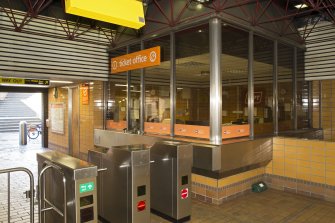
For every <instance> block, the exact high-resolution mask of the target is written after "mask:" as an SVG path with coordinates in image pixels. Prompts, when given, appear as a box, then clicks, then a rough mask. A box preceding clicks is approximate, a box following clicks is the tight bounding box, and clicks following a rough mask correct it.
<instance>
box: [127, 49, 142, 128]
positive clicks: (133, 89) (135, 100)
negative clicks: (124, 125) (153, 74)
mask: <svg viewBox="0 0 335 223" xmlns="http://www.w3.org/2000/svg"><path fill="white" fill-rule="evenodd" d="M140 50H141V45H140V44H135V45H132V46H130V47H129V53H134V52H138V51H140ZM128 86H130V97H129V100H130V103H129V108H128V111H129V114H130V117H129V118H130V119H129V129H128V130H129V131H138V130H140V128H141V127H140V117H141V111H140V104H141V103H140V101H141V70H132V71H130V83H129V85H128Z"/></svg>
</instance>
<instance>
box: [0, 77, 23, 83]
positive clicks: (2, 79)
mask: <svg viewBox="0 0 335 223" xmlns="http://www.w3.org/2000/svg"><path fill="white" fill-rule="evenodd" d="M0 84H24V79H21V78H10V77H0Z"/></svg>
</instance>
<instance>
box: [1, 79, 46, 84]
mask: <svg viewBox="0 0 335 223" xmlns="http://www.w3.org/2000/svg"><path fill="white" fill-rule="evenodd" d="M0 84H6V85H7V84H8V85H11V84H15V85H39V86H49V85H50V81H49V80H40V79H23V78H12V77H0Z"/></svg>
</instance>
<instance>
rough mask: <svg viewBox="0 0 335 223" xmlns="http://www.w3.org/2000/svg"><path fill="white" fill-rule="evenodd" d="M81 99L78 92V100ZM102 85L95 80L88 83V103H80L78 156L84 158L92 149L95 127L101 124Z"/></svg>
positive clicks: (100, 126) (99, 126)
mask: <svg viewBox="0 0 335 223" xmlns="http://www.w3.org/2000/svg"><path fill="white" fill-rule="evenodd" d="M81 101H82V98H81V94H80V102H81ZM102 101H103V87H102V82H99V81H95V82H91V83H90V85H89V103H88V105H83V104H82V103H80V157H81V158H83V159H86V158H87V157H86V156H87V151H88V150H89V149H93V147H94V141H93V137H94V136H93V134H94V129H95V128H102V126H103V109H102V108H103V104H102Z"/></svg>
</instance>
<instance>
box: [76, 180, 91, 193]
mask: <svg viewBox="0 0 335 223" xmlns="http://www.w3.org/2000/svg"><path fill="white" fill-rule="evenodd" d="M93 190H94V183H93V182H89V183H84V184H80V185H79V193H85V192H90V191H93Z"/></svg>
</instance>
